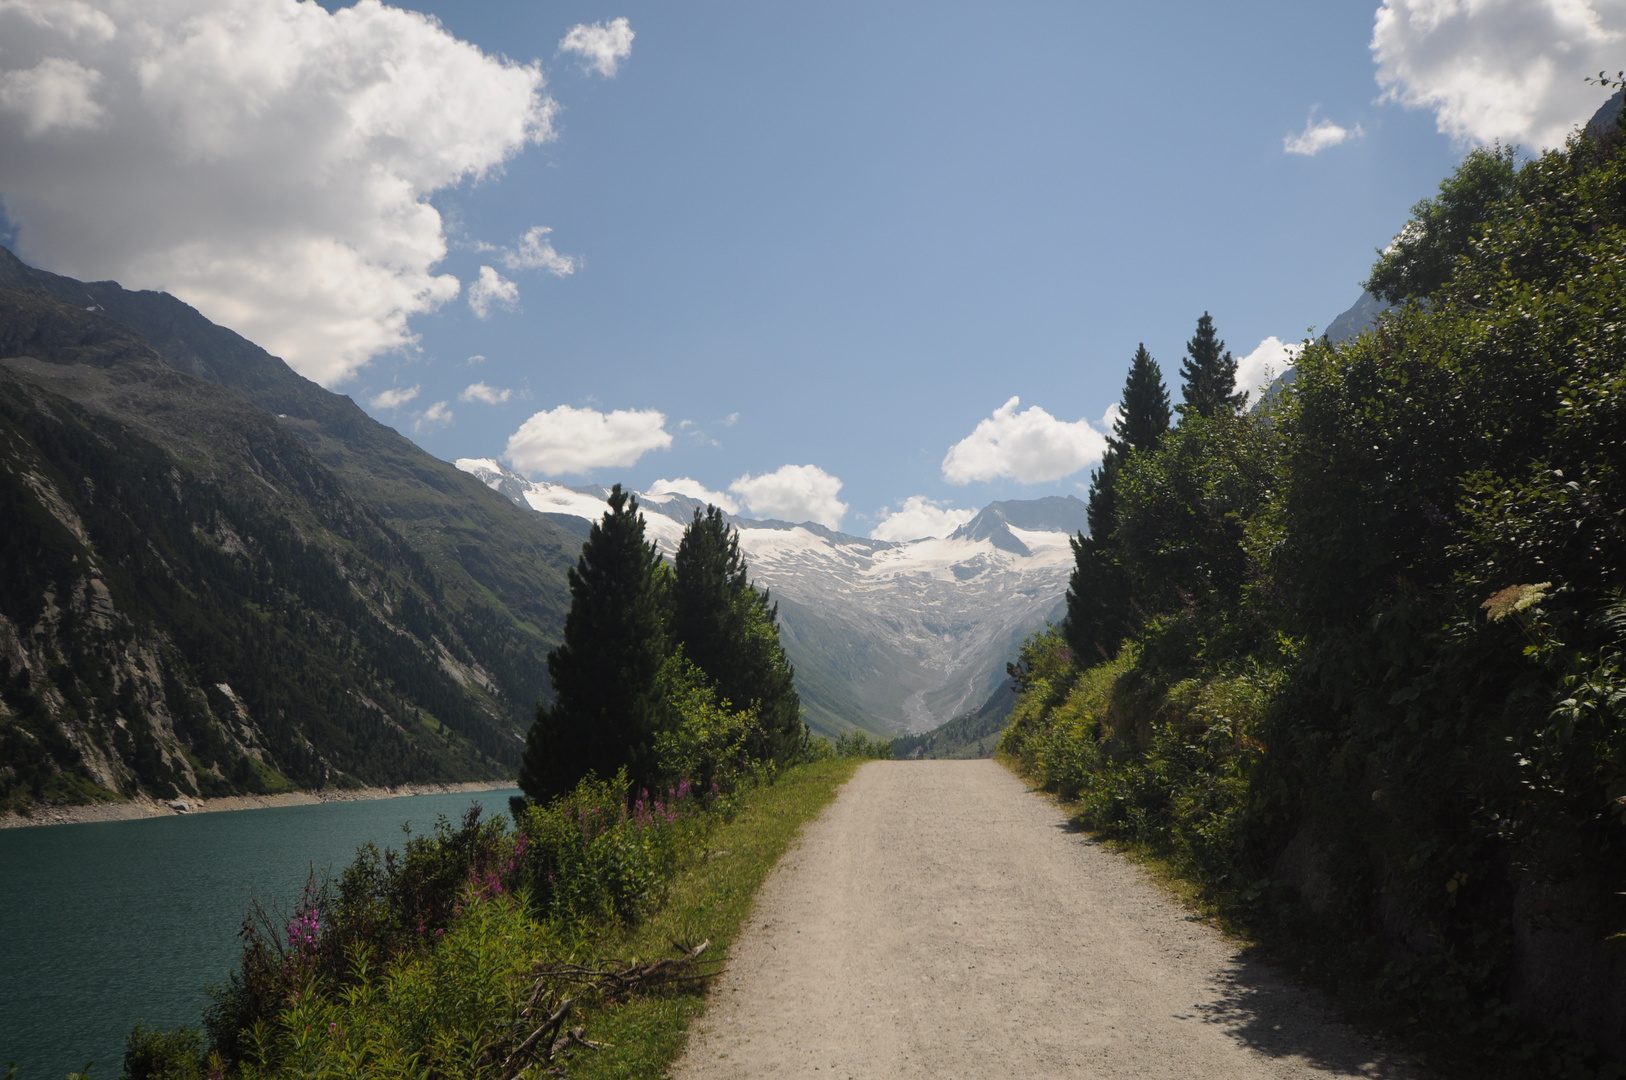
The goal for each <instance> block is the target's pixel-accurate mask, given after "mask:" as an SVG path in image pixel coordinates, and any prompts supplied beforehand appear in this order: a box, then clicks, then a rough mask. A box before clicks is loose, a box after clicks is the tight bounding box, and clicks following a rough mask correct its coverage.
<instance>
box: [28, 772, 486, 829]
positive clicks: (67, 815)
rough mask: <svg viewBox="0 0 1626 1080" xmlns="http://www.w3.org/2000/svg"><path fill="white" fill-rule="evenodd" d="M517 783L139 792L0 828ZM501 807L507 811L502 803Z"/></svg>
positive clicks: (48, 811)
mask: <svg viewBox="0 0 1626 1080" xmlns="http://www.w3.org/2000/svg"><path fill="white" fill-rule="evenodd" d="M516 786H518V785H517V784H516V783H515V782H514V781H513V780H474V781H469V782H467V783H455V784H398V785H396V786H394V787H375V788H355V789H352V790H348V791H343V790H338V789H329V790H323V791H289V792H284V793H283V794H281V795H225V796H222V797H220V798H217V799H201V798H195V797H192V796H183V797H182V798H179V799H171V800H169V801H167V802H166V801H160V800H158V799H153V798H149V797H146V796H141V797H138V798H135V799H131V800H129V801H128V802H116V803H95V804H92V805H89V806H41V807H37V808H35V810H34V812H33V814H31V815H30V816H28V817H24V816H22V815H21V814H16V813H7V814H5V815H3V816H0V829H16V828H26V827H29V826H32V825H78V824H83V823H85V822H90V821H134V820H137V819H139V818H150V817H176V816H178V815H180V814H208V813H216V812H220V811H227V810H267V809H270V808H272V807H276V806H309V805H311V804H313V803H329V802H359V801H361V800H364V799H400V798H405V797H407V796H411V795H458V794H462V793H464V792H470V793H474V792H481V791H501V790H504V789H507V788H512V787H516ZM498 809H499V810H502V809H506V808H505V807H499V808H498Z"/></svg>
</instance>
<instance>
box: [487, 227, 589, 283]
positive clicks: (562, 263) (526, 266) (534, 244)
mask: <svg viewBox="0 0 1626 1080" xmlns="http://www.w3.org/2000/svg"><path fill="white" fill-rule="evenodd" d="M552 231H553V230H552V229H550V228H548V227H547V226H546V225H532V226H531V228H530V229H529V230H528V231H527V232H526V233H525V235H524V236H522V237H520V238H519V244H518V246H516V247H515V249H514V250H513V251H505V252H503V257H502V263H503V265H504V266H506V267H508V269H510V270H546V271H547V272H548V273H550V274H552V275H553V276H555V277H565V276H566V275H568V274H573V273H575V272H576V260H575V259H573V258H571V257H570V256H569V255H561V254H559V253H558V252H557V251H555V250H553V241H551V240H549V239H548V234H549V233H551V232H552Z"/></svg>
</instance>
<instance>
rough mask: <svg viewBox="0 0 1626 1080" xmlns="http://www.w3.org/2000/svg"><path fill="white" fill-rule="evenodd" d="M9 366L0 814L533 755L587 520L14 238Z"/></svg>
mask: <svg viewBox="0 0 1626 1080" xmlns="http://www.w3.org/2000/svg"><path fill="white" fill-rule="evenodd" d="M113 316H119V317H120V319H115V318H113ZM121 319H122V320H123V321H120V320H121ZM132 324H133V325H132ZM142 329H145V330H147V331H149V332H151V333H152V334H154V336H156V337H158V338H159V340H160V342H161V343H162V344H163V346H164V348H163V349H161V348H159V347H158V345H155V344H154V343H153V342H152V341H151V340H149V339H148V338H147V337H146V336H144V335H143V334H142V333H140V332H138V331H139V330H142ZM165 349H167V350H168V351H167V353H166V352H165V351H164V350H165ZM0 388H3V389H0V399H3V401H0V470H3V471H0V502H3V504H4V511H5V513H4V515H3V516H4V517H5V519H6V521H7V522H8V528H7V529H6V530H0V532H4V533H5V535H4V537H3V538H0V540H3V543H0V579H3V586H0V810H3V808H4V807H6V806H9V807H10V808H12V809H17V810H26V809H27V808H28V806H29V805H32V804H38V803H41V802H63V801H67V802H72V801H84V800H86V799H90V800H96V799H107V798H117V797H121V796H127V797H151V798H168V797H170V796H174V795H177V794H179V795H183V796H189V795H221V794H232V793H238V792H255V793H259V792H264V791H275V790H284V789H286V788H288V787H290V786H298V787H305V788H320V787H324V786H340V787H352V786H358V785H363V784H388V783H396V782H401V781H438V780H475V779H489V778H500V777H506V776H512V774H513V773H512V770H513V767H514V765H515V763H516V762H517V757H518V751H519V747H520V743H521V735H522V733H523V730H524V729H525V727H526V726H527V725H528V724H529V720H530V714H531V709H532V706H533V704H534V703H535V702H536V701H537V700H538V699H539V698H545V697H547V696H548V688H547V680H546V670H545V664H544V658H545V656H546V652H547V649H548V648H549V647H550V646H551V645H552V644H553V642H554V641H556V640H557V633H558V629H559V626H560V624H561V623H562V620H563V614H564V609H565V607H566V605H567V603H568V598H567V596H566V593H565V589H564V581H563V579H564V571H565V569H566V567H567V566H568V565H569V564H570V563H571V562H573V561H574V557H575V554H576V551H577V549H578V547H579V538H578V535H577V532H576V530H575V529H574V528H564V527H561V525H560V523H558V522H551V521H549V520H547V519H544V518H542V517H539V516H538V515H535V514H530V513H526V512H521V511H519V510H518V509H516V508H515V507H513V506H512V504H511V503H509V502H508V501H507V500H506V499H503V498H502V497H501V496H499V495H496V494H495V493H493V492H491V491H489V490H488V489H487V488H486V487H485V486H484V485H483V484H480V483H479V482H478V481H476V480H474V479H473V478H471V477H468V476H467V475H466V474H464V473H462V472H460V471H459V470H456V469H455V468H453V467H452V466H451V465H450V464H448V463H445V462H440V461H438V460H437V459H434V458H432V457H430V456H429V455H428V454H426V453H424V452H423V451H422V450H420V449H419V448H417V447H416V446H414V445H413V444H412V443H411V442H410V441H409V440H406V439H404V438H403V437H401V436H400V435H399V434H398V433H396V432H394V431H393V430H391V429H389V428H386V427H384V426H383V425H380V424H378V423H377V422H376V421H373V420H372V419H371V418H369V417H367V416H366V414H365V413H363V412H362V411H361V410H360V409H359V408H358V407H357V406H356V405H355V403H354V402H352V401H350V400H349V399H347V398H344V397H342V396H341V395H336V394H332V393H330V392H329V391H326V390H324V389H322V388H321V387H318V386H316V385H315V384H314V383H310V382H309V381H308V380H304V379H303V378H301V377H300V376H298V375H297V374H295V373H294V372H293V371H292V370H291V369H289V368H287V366H286V365H285V364H283V363H282V361H280V360H278V359H276V358H275V357H272V356H270V355H269V354H268V353H266V352H265V351H264V350H263V349H260V348H259V347H258V346H255V345H253V343H252V342H248V341H247V340H246V339H243V338H241V337H240V336H239V335H236V334H234V333H232V332H231V331H229V330H226V329H225V328H223V327H217V326H215V325H214V324H213V323H210V322H209V321H208V320H206V319H204V318H203V317H202V316H201V315H199V314H198V313H197V312H195V311H194V310H192V309H191V308H189V307H187V306H186V305H184V304H182V303H181V302H180V301H178V300H176V299H175V298H173V297H170V296H167V295H165V294H162V293H136V292H131V291H129V290H124V289H122V288H121V287H119V286H118V285H117V284H116V283H114V282H95V283H89V284H87V283H83V282H76V281H74V280H73V279H69V278H63V277H60V276H57V275H51V274H46V273H44V272H41V271H36V270H33V269H32V268H29V267H27V266H26V265H25V264H22V263H21V262H20V261H19V260H17V259H16V258H15V257H14V256H13V255H11V253H10V252H7V251H4V249H0ZM267 406H269V408H267ZM272 409H275V410H278V411H277V412H273V411H271V410H272Z"/></svg>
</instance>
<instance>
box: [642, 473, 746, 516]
mask: <svg viewBox="0 0 1626 1080" xmlns="http://www.w3.org/2000/svg"><path fill="white" fill-rule="evenodd" d="M669 491H671V492H676V493H677V494H679V495H687V496H688V497H689V498H691V499H699V500H700V501H701V502H705V503H710V504H711V505H713V506H715V507H716V508H717V509H719V510H726V511H727V512H728V513H730V514H737V513H739V512H740V504H739V503H737V502H735V501H734V500H733V499H731V498H729V497H728V496H727V495H725V494H724V493H723V492H721V491H713V490H711V489H710V488H708V487H707V486H706V485H704V484H702V483H701V482H700V481H698V480H693V479H690V478H689V477H687V476H680V477H678V478H677V479H676V480H657V481H655V482H654V483H653V484H650V485H649V494H651V495H664V494H665V493H667V492H669Z"/></svg>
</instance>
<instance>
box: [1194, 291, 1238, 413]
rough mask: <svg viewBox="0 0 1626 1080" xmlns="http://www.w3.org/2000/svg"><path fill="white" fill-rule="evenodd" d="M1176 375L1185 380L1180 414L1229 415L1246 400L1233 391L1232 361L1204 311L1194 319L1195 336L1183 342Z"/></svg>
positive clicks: (1234, 366) (1234, 388)
mask: <svg viewBox="0 0 1626 1080" xmlns="http://www.w3.org/2000/svg"><path fill="white" fill-rule="evenodd" d="M1180 377H1181V378H1182V379H1183V380H1184V381H1185V385H1184V386H1183V387H1182V388H1181V394H1182V396H1183V397H1184V398H1185V402H1184V403H1183V404H1181V405H1178V406H1176V410H1177V411H1178V412H1179V413H1180V415H1181V416H1182V417H1187V416H1219V415H1221V414H1226V415H1230V414H1233V413H1236V412H1238V411H1240V410H1241V408H1242V406H1243V404H1244V403H1245V402H1246V401H1247V399H1248V393H1247V391H1246V390H1244V391H1242V392H1241V393H1238V392H1237V389H1236V360H1235V358H1233V357H1232V356H1231V354H1230V353H1229V352H1227V351H1226V348H1225V342H1223V341H1221V340H1220V339H1219V335H1218V334H1216V333H1215V332H1214V320H1213V318H1211V317H1210V316H1209V314H1208V312H1206V311H1205V312H1203V315H1202V318H1200V319H1198V320H1197V333H1196V336H1194V337H1193V338H1192V339H1191V340H1190V341H1188V342H1186V359H1185V360H1184V361H1182V362H1181V364H1180Z"/></svg>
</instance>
